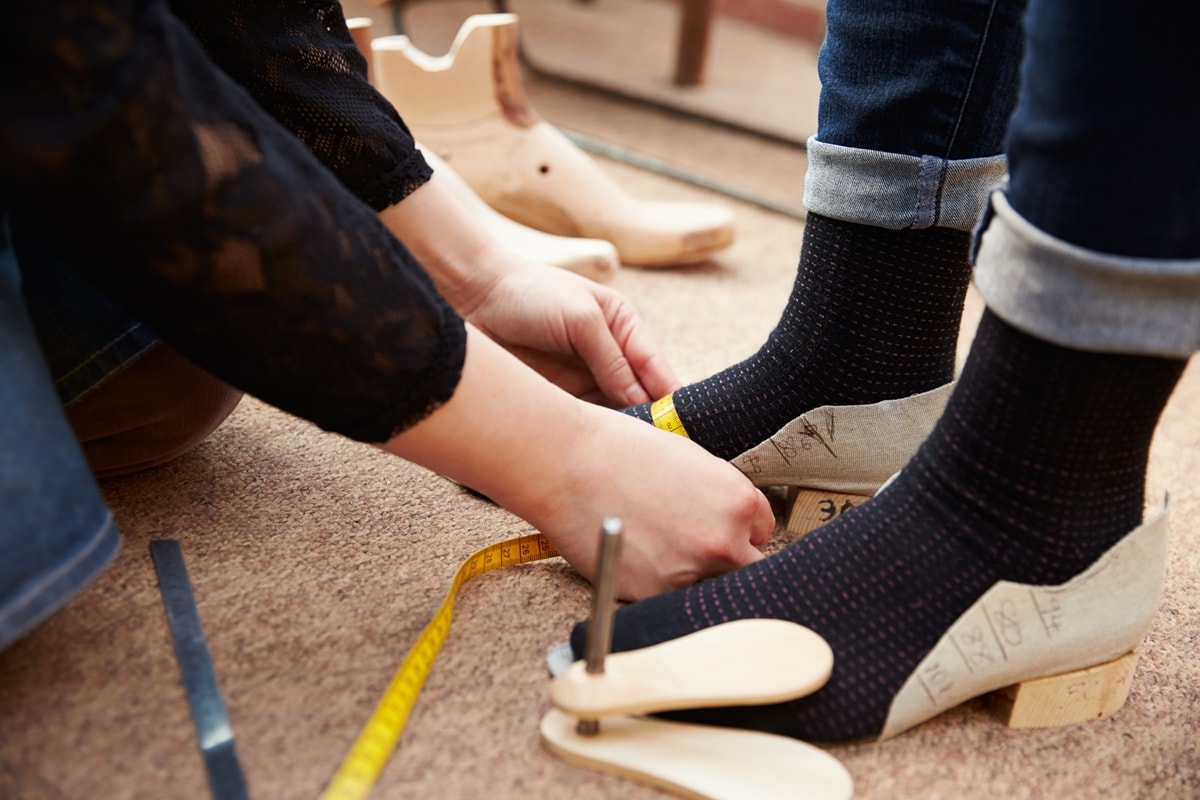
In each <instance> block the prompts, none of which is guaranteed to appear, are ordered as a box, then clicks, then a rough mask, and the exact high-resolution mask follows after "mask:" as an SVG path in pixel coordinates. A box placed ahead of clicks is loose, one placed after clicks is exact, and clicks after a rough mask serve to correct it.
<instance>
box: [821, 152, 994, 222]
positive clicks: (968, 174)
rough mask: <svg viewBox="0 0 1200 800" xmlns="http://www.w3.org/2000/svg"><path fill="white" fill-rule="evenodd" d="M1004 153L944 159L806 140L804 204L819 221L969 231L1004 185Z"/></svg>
mask: <svg viewBox="0 0 1200 800" xmlns="http://www.w3.org/2000/svg"><path fill="white" fill-rule="evenodd" d="M1007 169H1008V162H1007V160H1006V159H1005V157H1004V156H1003V155H997V156H988V157H986V158H968V159H956V160H947V159H944V158H937V157H935V156H907V155H900V154H898V153H884V152H880V151H877V150H862V149H859V148H856V147H843V146H841V145H836V144H829V143H827V142H820V141H817V138H816V137H815V136H813V137H810V138H809V140H808V170H807V172H806V174H805V177H804V207H805V208H806V209H808V210H809V211H811V212H813V213H814V214H820V215H821V216H823V217H829V218H831V219H837V220H841V221H843V222H855V223H859V224H862V225H874V226H876V227H880V228H888V229H891V230H904V229H906V228H932V227H934V226H940V227H946V228H954V229H957V230H961V231H971V230H974V228H975V225H976V223H978V221H979V216H980V214H981V213H982V212H983V209H984V207H985V206H986V205H987V198H988V195H989V194H990V193H991V192H992V190H993V189H995V188H996V187H997V186H999V185H1001V183H1002V182H1003V181H1004V178H1005V174H1006V172H1007Z"/></svg>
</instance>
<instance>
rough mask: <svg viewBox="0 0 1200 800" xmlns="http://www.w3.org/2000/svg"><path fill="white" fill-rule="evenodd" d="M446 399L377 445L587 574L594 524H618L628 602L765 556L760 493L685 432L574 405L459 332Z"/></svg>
mask: <svg viewBox="0 0 1200 800" xmlns="http://www.w3.org/2000/svg"><path fill="white" fill-rule="evenodd" d="M467 334H468V340H467V359H466V362H465V363H464V366H463V373H462V378H461V380H460V381H459V385H458V388H457V389H456V390H455V392H454V395H453V397H451V398H450V400H449V401H448V402H447V403H446V404H445V405H443V406H441V407H440V408H438V409H437V410H435V411H434V412H433V413H432V414H430V416H429V417H427V418H426V419H424V420H422V421H421V422H420V423H418V424H417V425H415V426H413V427H412V428H410V429H409V430H407V431H405V432H403V433H401V434H400V435H398V436H396V437H395V438H393V439H392V440H391V441H389V442H388V443H387V444H386V445H385V446H384V449H386V450H388V451H390V452H392V453H395V454H396V455H399V456H402V457H404V458H406V459H408V460H410V461H413V462H415V463H417V464H421V465H422V466H425V467H427V468H428V469H431V470H434V471H436V472H439V473H441V474H442V475H446V476H447V477H450V478H453V479H455V480H457V481H460V482H462V483H464V484H466V485H467V486H470V487H471V488H473V489H476V490H477V491H479V492H482V493H483V494H485V495H486V496H487V497H489V498H491V499H492V500H494V501H495V502H496V503H498V504H499V505H501V506H503V507H504V508H506V509H508V510H509V511H511V512H513V513H514V514H516V515H517V516H519V517H522V518H523V519H525V520H526V521H528V522H529V523H530V524H531V525H533V526H534V527H535V528H537V529H538V530H540V531H541V532H542V533H544V534H545V535H546V536H547V537H548V538H549V539H550V541H552V542H553V543H554V546H555V547H556V548H557V549H558V552H559V554H560V555H562V556H563V558H565V559H566V560H567V562H568V563H570V564H571V565H572V566H574V567H575V568H576V569H577V570H579V571H580V572H581V573H582V574H583V575H584V576H585V577H586V578H588V579H589V580H591V579H593V578H594V577H595V570H596V556H597V545H598V537H599V532H600V525H601V523H602V521H603V520H604V519H605V518H606V517H620V518H621V520H622V522H623V523H624V525H625V537H624V544H623V545H622V556H621V563H620V567H619V572H618V578H617V592H618V596H619V597H621V598H622V599H626V600H636V599H640V598H643V597H648V596H650V595H653V594H658V593H660V592H665V591H668V590H670V589H677V588H680V587H682V586H686V585H688V584H690V583H693V582H695V581H697V580H699V579H701V578H705V577H708V576H711V575H716V574H719V573H722V572H726V571H728V570H730V569H734V568H735V567H740V566H743V565H745V564H749V563H751V562H753V561H757V560H758V559H760V558H762V553H761V552H760V551H759V549H758V548H759V547H760V546H762V545H763V544H765V543H766V542H767V540H768V539H769V538H770V536H771V534H772V533H773V532H774V530H775V516H774V514H773V513H772V511H771V506H770V503H769V502H768V501H767V498H766V497H765V496H764V495H763V494H762V492H760V491H759V490H758V489H756V488H755V487H754V486H753V485H752V484H751V483H750V481H749V480H748V479H747V478H746V476H745V475H743V474H742V473H741V472H740V471H738V469H737V468H736V467H734V466H733V465H732V464H730V463H729V462H727V461H722V460H721V459H719V458H717V457H716V456H713V455H712V454H710V453H708V452H707V451H706V450H704V449H703V448H701V447H700V446H699V445H697V444H695V443H694V442H691V441H689V440H687V439H685V438H683V437H682V436H676V435H675V434H672V433H666V432H665V431H660V430H659V429H657V428H655V427H654V426H652V425H647V424H646V423H645V422H642V421H640V420H637V419H634V418H633V417H630V416H628V415H626V414H622V413H620V412H619V411H613V410H612V409H608V408H602V407H600V406H597V405H593V404H589V403H584V402H581V401H579V400H578V399H576V398H574V397H571V396H570V395H568V394H567V393H566V392H564V391H562V390H561V389H559V388H557V387H555V386H553V385H551V384H550V383H549V382H547V381H546V380H544V379H543V378H541V377H540V376H538V375H536V374H534V373H533V371H532V370H530V369H529V368H528V367H526V366H524V365H523V364H521V363H520V362H519V361H518V360H517V359H516V358H514V357H513V356H512V354H510V353H508V352H506V351H505V350H504V349H503V348H501V347H500V346H499V345H497V344H496V343H495V342H493V341H492V340H491V339H489V338H488V337H486V336H484V335H482V334H481V333H480V332H479V331H477V330H475V329H474V328H472V327H470V326H468V329H467Z"/></svg>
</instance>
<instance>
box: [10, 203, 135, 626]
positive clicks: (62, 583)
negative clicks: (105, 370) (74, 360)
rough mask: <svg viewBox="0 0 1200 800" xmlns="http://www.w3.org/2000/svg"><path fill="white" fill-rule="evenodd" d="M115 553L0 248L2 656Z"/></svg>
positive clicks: (109, 521)
mask: <svg viewBox="0 0 1200 800" xmlns="http://www.w3.org/2000/svg"><path fill="white" fill-rule="evenodd" d="M2 226H3V220H2V219H0V227H2ZM119 546H120V536H119V534H118V532H117V528H116V525H115V523H114V522H113V518H112V514H111V512H110V511H109V509H108V508H107V506H106V505H105V504H104V500H103V498H102V497H101V495H100V491H99V489H98V488H97V486H96V483H95V481H94V479H93V478H92V473H91V470H90V469H89V468H88V465H87V462H86V461H85V460H84V457H83V453H82V451H81V449H80V447H79V444H78V443H77V442H76V440H75V435H74V433H73V432H72V430H71V427H70V425H68V423H67V420H66V417H65V416H64V415H63V412H62V406H61V403H60V401H59V398H58V396H57V394H56V392H55V390H54V385H53V381H52V380H51V375H50V371H49V369H48V367H47V365H46V362H45V359H44V358H43V357H42V351H41V347H40V345H39V343H38V341H37V339H36V337H35V334H34V332H33V327H32V325H31V324H30V321H29V318H28V315H27V314H26V311H25V304H24V301H23V299H22V297H21V279H20V274H19V272H18V269H17V263H16V259H15V257H14V254H13V250H12V248H11V247H9V246H8V245H7V244H6V243H3V242H0V648H4V647H6V646H7V645H9V644H10V643H12V642H13V641H14V640H15V639H17V638H18V637H20V636H21V635H22V634H24V633H26V632H27V631H29V630H30V629H31V628H33V627H34V626H35V625H37V624H38V623H39V622H41V621H42V620H43V619H45V618H46V617H48V616H49V615H50V614H52V613H53V612H54V611H56V610H58V609H59V608H60V607H62V605H63V604H65V603H66V602H67V601H68V600H70V599H71V598H72V597H74V596H75V595H76V594H78V593H79V592H80V591H81V590H82V588H83V587H84V586H86V585H87V584H88V583H89V582H90V581H91V580H92V579H93V578H95V576H96V575H97V574H99V572H100V571H101V570H103V569H104V567H105V566H106V565H107V564H108V563H109V562H110V561H111V560H112V558H113V557H114V556H115V555H116V552H117V549H118V547H119Z"/></svg>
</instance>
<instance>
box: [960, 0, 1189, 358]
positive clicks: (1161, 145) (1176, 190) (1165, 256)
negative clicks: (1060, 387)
mask: <svg viewBox="0 0 1200 800" xmlns="http://www.w3.org/2000/svg"><path fill="white" fill-rule="evenodd" d="M1189 18H1190V16H1189V14H1188V13H1187V11H1186V6H1185V5H1184V4H1179V3H1170V2H1165V0H1150V2H1149V3H1143V4H1141V5H1139V6H1137V7H1136V8H1130V7H1129V6H1128V5H1126V4H1121V3H1117V2H1115V1H1114V0H1097V1H1096V2H1092V0H1087V1H1086V2H1083V1H1082V0H1053V2H1048V1H1047V0H1030V7H1029V15H1028V21H1027V25H1026V27H1027V29H1028V40H1027V47H1026V57H1025V66H1024V74H1025V79H1024V81H1023V83H1022V92H1021V99H1020V102H1019V103H1018V106H1017V110H1016V112H1015V113H1014V115H1013V119H1012V122H1011V123H1010V126H1009V134H1010V136H1009V156H1010V172H1011V177H1010V181H1009V186H1008V190H1007V192H1005V193H1003V194H1002V193H997V194H996V195H995V197H994V199H993V202H992V212H991V214H990V215H989V216H988V217H987V218H986V219H984V220H983V222H982V223H981V224H980V231H981V236H980V239H979V245H978V256H977V258H976V267H975V284H976V286H977V287H978V288H979V291H980V293H981V294H982V296H983V298H984V300H985V301H986V302H987V305H988V307H989V308H990V309H992V311H993V312H995V313H996V314H997V315H999V316H1000V317H1001V318H1002V319H1004V320H1005V321H1007V322H1008V323H1009V324H1011V325H1015V326H1016V327H1018V328H1020V329H1021V330H1024V331H1025V332H1026V333H1030V334H1032V335H1034V336H1038V337H1039V338H1042V339H1046V340H1048V341H1051V342H1055V343H1057V344H1060V345H1063V346H1066V347H1072V348H1077V349H1082V350H1099V351H1102V352H1114V353H1130V354H1135V355H1148V356H1162V357H1169V358H1188V357H1190V356H1191V355H1192V354H1193V353H1195V352H1197V351H1200V313H1198V309H1200V224H1198V223H1200V159H1197V158H1196V156H1195V148H1196V143H1197V142H1200V102H1198V101H1197V94H1196V90H1195V79H1196V76H1198V75H1200V52H1198V51H1197V49H1196V47H1195V45H1194V43H1193V42H1192V41H1190V40H1191V39H1192V38H1193V26H1192V25H1191V24H1190V22H1189V21H1188V20H1189Z"/></svg>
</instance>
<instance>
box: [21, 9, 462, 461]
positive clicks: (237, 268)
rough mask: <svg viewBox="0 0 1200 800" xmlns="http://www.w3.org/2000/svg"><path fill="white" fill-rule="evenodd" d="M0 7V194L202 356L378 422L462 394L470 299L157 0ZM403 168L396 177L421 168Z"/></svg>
mask: <svg viewBox="0 0 1200 800" xmlns="http://www.w3.org/2000/svg"><path fill="white" fill-rule="evenodd" d="M213 8H214V9H217V6H213ZM304 8H305V7H304V6H302V5H300V4H298V5H297V9H299V10H303V9H304ZM308 13H311V11H310V12H308ZM339 13H340V12H339ZM4 17H5V18H4V20H3V22H2V23H0V52H4V53H5V54H6V56H7V59H8V63H9V66H8V67H6V68H5V69H4V70H2V71H0V73H2V74H0V210H5V209H6V210H8V211H9V212H10V213H11V214H12V215H13V217H14V219H16V220H18V221H19V223H20V225H21V226H22V230H27V231H30V232H31V233H32V234H34V235H36V236H38V237H39V239H41V240H42V241H44V242H46V243H48V244H49V245H50V246H52V247H53V248H55V250H56V251H58V253H59V254H61V255H63V256H64V257H66V258H68V259H69V260H70V261H71V263H72V264H73V265H75V267H76V268H77V269H78V270H79V271H80V272H81V273H82V274H84V275H86V277H87V278H88V279H90V280H91V281H92V282H93V283H94V284H95V285H96V286H97V287H99V288H100V289H101V290H102V291H104V292H105V293H106V294H108V295H110V296H112V297H113V298H115V299H116V300H118V301H119V302H121V303H122V304H123V305H124V306H125V307H126V308H127V309H128V310H129V311H130V313H131V314H132V315H133V316H135V317H137V318H138V319H141V320H142V321H144V322H146V323H147V324H148V325H150V326H151V327H152V328H154V329H155V330H156V331H157V332H158V333H159V334H160V335H162V336H163V338H164V339H166V340H167V341H169V342H171V343H172V344H174V345H175V346H176V347H177V348H179V349H180V350H181V351H183V352H184V353H186V354H187V355H188V356H189V357H191V358H193V359H194V360H195V361H196V362H197V363H199V364H201V365H202V366H204V367H206V368H207V369H209V370H210V371H211V372H213V373H214V374H216V375H218V376H219V377H221V378H223V379H224V380H226V381H228V382H230V383H232V384H234V385H235V386H238V387H240V388H242V389H244V390H246V391H248V392H250V393H252V394H254V395H256V396H258V397H260V398H262V399H264V400H265V401H267V402H269V403H271V404H273V405H276V406H278V407H280V408H283V409H285V410H287V411H289V412H291V413H294V414H296V415H298V416H300V417H303V418H306V419H309V420H311V421H313V422H315V423H317V424H318V425H320V426H321V427H323V428H325V429H327V430H332V431H336V432H339V433H343V434H345V435H347V436H351V437H353V438H357V439H361V440H365V441H382V440H384V439H386V438H388V437H389V436H391V435H392V434H394V433H396V432H398V431H400V430H402V429H404V428H406V427H408V426H410V425H412V424H413V423H414V422H416V421H418V420H420V419H421V418H422V417H423V416H425V415H427V414H428V413H429V412H430V411H431V410H432V409H433V408H435V407H437V406H438V405H439V404H440V403H442V402H444V401H445V400H446V399H448V398H449V397H450V395H451V394H452V393H453V390H454V387H455V386H456V385H457V382H458V377H459V374H460V372H461V368H462V362H463V358H464V354H465V326H464V324H463V322H462V320H461V318H459V317H458V315H457V314H456V313H455V312H454V311H453V310H452V309H451V308H450V307H449V306H448V305H447V304H446V303H445V301H444V300H443V299H442V298H441V297H440V295H438V293H437V291H436V290H435V288H434V286H433V284H432V282H431V281H430V280H429V278H428V276H427V275H426V274H425V273H424V271H423V270H422V269H421V268H420V266H419V265H418V264H417V263H416V262H415V260H414V259H413V258H412V257H411V255H410V254H409V253H408V252H407V250H405V248H404V247H403V246H402V245H401V244H400V243H399V242H398V241H396V240H395V238H394V237H392V236H391V234H390V233H388V231H387V230H386V228H384V227H383V226H382V224H381V223H380V222H379V220H378V217H377V216H376V214H375V211H374V209H373V208H372V206H370V205H368V204H366V203H364V202H362V201H361V200H360V199H359V198H358V197H356V196H355V195H354V193H352V192H351V191H349V190H347V188H346V187H345V186H344V185H343V184H342V182H341V181H339V179H338V178H337V177H335V175H334V174H333V173H332V172H330V171H329V170H328V169H326V168H325V167H324V166H322V165H321V163H319V162H318V160H317V159H316V158H315V157H314V156H313V155H312V153H310V152H309V151H308V149H307V148H306V147H305V146H304V145H303V144H302V143H301V142H300V140H299V139H297V138H296V137H295V136H293V135H292V134H291V133H290V132H288V131H287V130H286V129H285V128H284V127H283V126H282V125H280V124H279V122H277V121H276V120H275V119H273V118H272V117H271V115H270V114H268V113H267V112H266V111H264V110H263V109H262V108H261V107H260V105H259V104H258V103H257V102H255V100H254V99H253V98H252V97H251V96H250V95H249V94H248V93H247V92H246V91H245V90H244V89H243V88H242V87H241V86H239V85H238V84H237V83H235V82H234V81H233V80H232V79H231V78H230V77H229V76H228V75H227V74H226V73H225V72H224V71H223V70H221V69H220V68H218V67H217V66H216V65H215V64H214V63H213V61H212V60H211V59H210V58H209V56H208V55H207V54H206V53H205V51H204V50H203V48H202V47H201V46H200V45H199V43H198V42H197V41H196V39H195V38H194V37H193V35H192V34H191V33H190V32H189V31H188V29H187V28H186V27H185V26H184V25H183V24H182V23H181V22H180V21H179V20H178V19H177V18H176V17H175V16H174V15H173V14H172V13H171V12H170V11H169V10H168V9H167V7H166V6H165V4H164V3H163V2H161V0H149V1H148V2H128V1H126V2H120V1H118V0H108V1H107V2H105V1H104V0H63V1H61V2H48V1H46V0H39V2H28V3H15V4H8V6H7V7H6V9H5V12H4ZM248 46H249V45H248ZM297 46H300V44H299V43H298V44H297ZM330 71H331V72H336V71H337V70H330ZM347 74H349V73H347ZM312 75H313V77H312V80H313V81H314V82H315V81H316V78H315V75H316V72H313V73H312ZM310 96H311V95H310ZM387 111H388V109H386V108H377V112H376V113H379V114H381V115H382V116H381V119H382V118H383V117H386V116H388V114H387ZM335 116H336V115H335ZM347 119H348V120H350V119H352V115H351V116H347ZM319 128H320V124H319V123H317V122H313V130H319ZM381 129H382V128H381ZM402 129H403V128H402V126H400V127H399V128H397V130H402ZM317 138H318V139H319V138H320V136H319V135H318V136H317ZM343 138H344V139H346V140H348V139H353V138H354V137H353V136H349V137H343ZM385 138H386V137H385ZM336 139H337V137H336V136H335V137H334V138H333V139H331V140H330V141H331V142H334V141H335V140H336ZM380 141H381V142H382V139H381V140H380ZM331 147H332V151H334V152H339V153H341V154H342V158H344V159H345V160H346V161H352V160H354V156H353V154H352V152H353V151H352V150H350V149H345V148H350V147H352V145H351V144H349V143H348V141H337V142H335V143H334V144H333V145H331ZM318 149H320V148H318ZM386 150H387V147H386V146H384V145H382V144H381V143H374V144H373V145H372V146H370V147H364V148H363V149H362V150H361V151H359V153H360V154H362V153H367V152H371V151H374V152H376V154H377V156H378V157H379V158H380V160H381V162H383V163H386V162H387V159H388V157H387V156H386V155H378V154H379V153H383V152H385V151H386ZM402 151H403V147H401V150H400V151H397V153H400V154H402ZM337 160H338V159H333V161H334V162H336V161H337ZM414 163H415V162H413V161H411V160H405V161H400V160H399V156H398V157H397V160H396V162H395V163H394V164H393V166H394V167H395V169H393V171H392V172H391V173H389V174H390V175H394V174H395V173H396V172H397V171H398V172H399V173H405V171H406V169H407V168H408V167H411V166H412V165H413V164H414ZM419 163H421V164H423V162H419ZM406 165H407V166H406ZM369 169H374V168H373V167H371V168H369ZM407 174H409V175H410V177H413V176H414V175H415V176H416V177H415V180H417V183H416V184H413V183H411V181H406V180H399V181H398V182H393V183H392V184H391V185H392V186H393V187H399V188H393V189H392V190H391V191H393V192H394V193H395V192H399V193H400V194H401V195H402V194H403V193H404V192H405V191H409V190H411V188H413V186H415V185H419V183H420V177H419V176H420V167H419V166H418V168H417V171H416V173H412V172H408V173H407ZM369 177H370V176H368V178H369ZM345 180H347V182H350V181H352V180H357V179H351V178H345ZM390 180H391V179H390V178H387V177H385V178H383V179H381V180H380V181H378V182H377V183H380V184H385V183H389V181H390ZM366 182H370V181H369V180H368V181H366Z"/></svg>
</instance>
